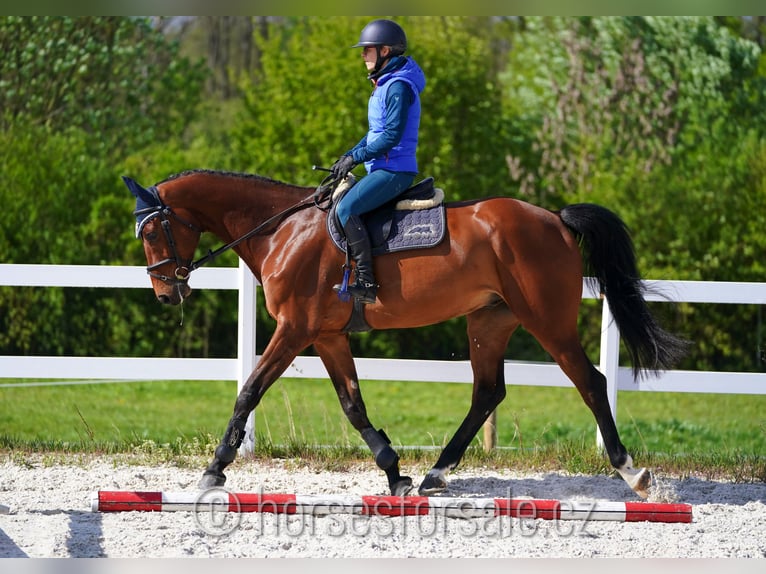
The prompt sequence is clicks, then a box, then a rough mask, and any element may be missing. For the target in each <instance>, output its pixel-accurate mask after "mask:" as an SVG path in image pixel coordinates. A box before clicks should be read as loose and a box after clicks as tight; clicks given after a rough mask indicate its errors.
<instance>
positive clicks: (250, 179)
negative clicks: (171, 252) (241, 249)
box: [161, 172, 312, 242]
mask: <svg viewBox="0 0 766 574" xmlns="http://www.w3.org/2000/svg"><path fill="white" fill-rule="evenodd" d="M161 189H162V194H163V199H164V200H165V203H167V204H168V205H169V206H170V207H171V208H174V209H179V210H181V209H182V210H184V211H186V212H188V213H189V215H190V217H191V218H192V219H194V220H196V221H197V222H198V224H199V227H200V228H201V229H203V230H204V231H209V232H211V233H213V234H214V235H216V236H218V237H219V238H220V239H221V240H223V241H226V242H229V241H233V240H235V239H237V238H238V237H241V236H242V235H244V234H245V233H247V232H249V231H251V230H252V229H254V228H255V227H257V226H259V225H261V224H262V223H263V222H265V221H267V220H268V219H269V218H270V217H273V216H274V215H276V214H278V213H280V212H282V211H284V210H286V209H288V208H290V207H291V206H293V205H296V204H297V203H299V202H300V201H302V200H304V199H305V198H306V197H308V196H309V195H310V193H311V191H312V189H311V188H308V187H300V186H295V185H290V184H286V183H282V182H279V181H276V180H272V179H268V178H264V177H260V176H257V175H250V174H228V173H219V172H194V173H192V174H190V175H186V176H182V177H179V178H177V179H173V180H168V181H166V182H164V183H163V184H162V186H161Z"/></svg>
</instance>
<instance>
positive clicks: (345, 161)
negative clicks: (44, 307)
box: [330, 155, 356, 179]
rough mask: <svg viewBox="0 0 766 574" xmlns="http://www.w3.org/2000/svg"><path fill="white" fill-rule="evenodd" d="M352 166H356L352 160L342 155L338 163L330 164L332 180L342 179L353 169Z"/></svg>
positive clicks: (348, 156)
mask: <svg viewBox="0 0 766 574" xmlns="http://www.w3.org/2000/svg"><path fill="white" fill-rule="evenodd" d="M354 166H356V162H355V161H354V158H353V157H351V156H350V155H344V156H341V158H340V159H339V160H338V161H336V162H335V163H334V164H332V167H331V168H330V173H332V176H333V178H334V179H343V178H344V177H346V176H347V175H348V172H350V171H351V170H352V169H354Z"/></svg>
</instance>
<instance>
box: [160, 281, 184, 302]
mask: <svg viewBox="0 0 766 574" xmlns="http://www.w3.org/2000/svg"><path fill="white" fill-rule="evenodd" d="M169 287H170V289H169V290H167V291H163V292H162V293H157V301H159V302H160V303H162V304H163V305H179V304H181V303H183V300H184V299H186V298H187V297H188V296H189V295H190V294H191V292H192V290H191V287H189V284H188V283H186V282H178V283H175V284H174V285H171V286H169Z"/></svg>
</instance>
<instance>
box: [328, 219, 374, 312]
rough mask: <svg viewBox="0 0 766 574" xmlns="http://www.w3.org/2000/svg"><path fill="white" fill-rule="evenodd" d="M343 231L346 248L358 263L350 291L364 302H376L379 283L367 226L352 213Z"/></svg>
mask: <svg viewBox="0 0 766 574" xmlns="http://www.w3.org/2000/svg"><path fill="white" fill-rule="evenodd" d="M343 231H344V233H345V234H346V249H348V250H349V253H350V254H351V257H352V258H353V260H354V262H355V263H356V273H355V281H354V283H353V284H352V285H349V286H348V292H349V293H351V296H352V297H353V298H354V299H357V300H358V301H360V302H362V303H375V295H376V293H377V290H378V285H377V284H376V283H375V275H374V274H373V270H372V247H371V246H370V236H369V234H368V233H367V228H366V227H365V226H364V223H363V222H362V219H361V218H360V217H359V216H358V215H352V216H351V217H349V218H348V221H347V222H346V225H344V226H343ZM333 289H335V290H336V291H338V290H340V285H335V287H333Z"/></svg>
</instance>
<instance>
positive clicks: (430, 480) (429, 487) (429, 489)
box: [418, 471, 447, 496]
mask: <svg viewBox="0 0 766 574" xmlns="http://www.w3.org/2000/svg"><path fill="white" fill-rule="evenodd" d="M446 489H447V481H446V480H445V479H444V477H443V476H442V475H441V473H438V472H434V471H431V472H429V473H428V474H427V475H426V477H425V478H424V479H423V482H422V483H420V488H418V494H420V495H421V496H430V495H432V494H438V493H440V492H443V491H445V490H446Z"/></svg>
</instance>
